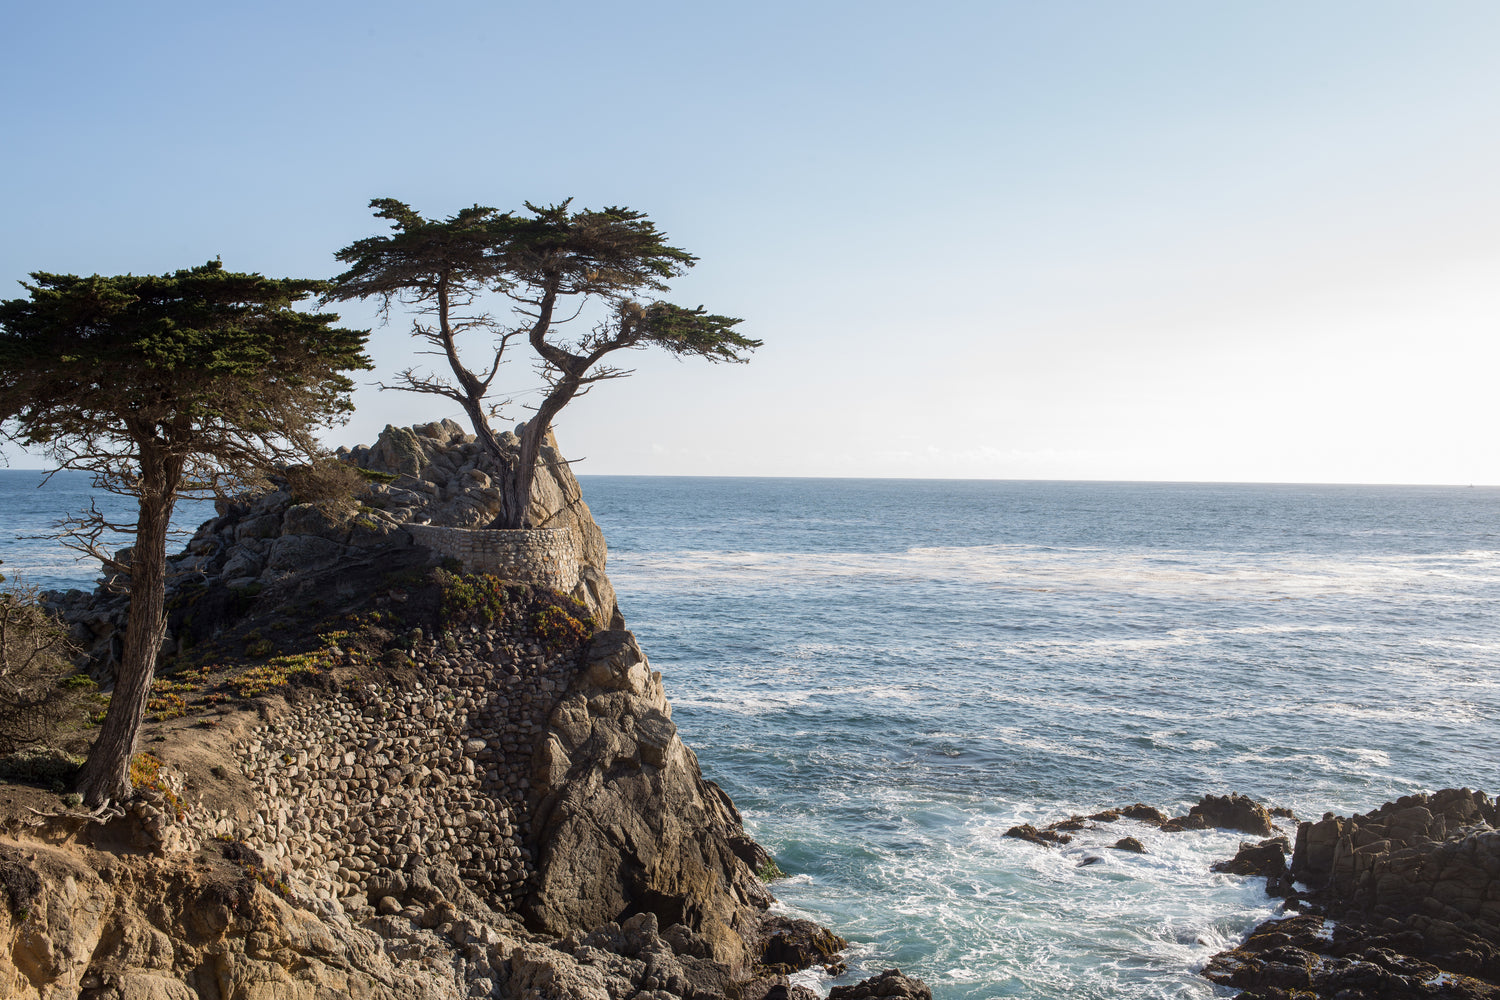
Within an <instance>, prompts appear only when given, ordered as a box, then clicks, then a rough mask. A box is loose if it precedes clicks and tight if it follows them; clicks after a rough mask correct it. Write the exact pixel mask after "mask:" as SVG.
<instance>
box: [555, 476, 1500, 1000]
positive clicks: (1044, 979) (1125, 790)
mask: <svg viewBox="0 0 1500 1000" xmlns="http://www.w3.org/2000/svg"><path fill="white" fill-rule="evenodd" d="M583 483H584V492H585V497H586V499H587V500H588V501H589V503H590V505H591V506H592V507H593V510H594V513H595V516H596V518H597V519H598V521H599V523H600V524H601V525H602V526H603V527H604V530H605V533H606V536H607V537H608V539H609V543H610V562H609V572H610V577H611V579H612V580H613V582H614V584H615V587H616V589H617V591H618V592H619V594H620V603H621V608H622V610H623V612H624V615H625V618H626V621H627V622H628V623H629V625H630V627H631V628H632V629H634V630H635V632H636V633H637V635H638V636H639V637H640V639H641V643H642V646H643V648H644V649H646V651H647V653H648V655H649V656H650V658H651V660H652V663H653V665H654V666H655V667H656V668H657V669H659V670H661V671H662V672H663V675H664V679H665V682H666V686H667V692H668V695H669V697H670V698H671V699H672V702H673V705H674V706H675V716H674V718H675V720H676V722H677V724H678V726H679V728H680V730H681V732H682V735H683V739H684V740H685V741H686V742H687V743H688V745H689V746H692V747H693V748H695V750H696V751H697V753H698V756H699V760H700V762H701V763H702V765H703V769H704V771H705V772H706V773H707V774H708V776H709V777H711V778H713V779H714V780H716V781H718V782H719V783H720V784H721V785H723V786H724V787H725V788H726V789H727V790H728V791H729V793H730V795H731V796H732V797H733V798H734V800H735V802H736V803H738V804H739V806H740V808H741V809H742V811H743V812H744V813H745V817H746V821H747V825H748V826H749V827H750V828H751V830H752V832H753V833H754V835H755V836H756V837H757V838H758V839H759V840H761V842H762V843H764V844H765V845H766V846H767V847H768V848H770V849H771V850H772V851H773V852H774V853H775V854H776V856H777V857H778V859H779V860H780V861H781V864H782V866H783V867H784V868H786V869H787V870H788V871H790V872H792V873H793V876H792V877H791V878H789V879H787V880H785V881H782V882H778V883H777V884H775V885H774V886H773V891H774V892H775V893H776V894H777V896H778V897H779V898H780V899H781V900H782V901H783V902H784V903H785V904H787V905H788V906H789V907H791V908H792V909H793V910H794V911H795V912H798V913H802V914H806V915H811V916H814V917H817V918H819V919H821V920H823V921H825V922H827V923H830V924H831V925H833V926H835V927H837V928H839V929H841V930H842V931H843V932H844V933H845V934H846V935H847V936H849V937H850V938H851V939H852V940H854V942H855V949H854V955H855V959H856V961H855V962H854V963H851V965H852V968H851V974H850V976H849V977H846V978H854V977H857V976H861V975H865V974H869V973H870V972H872V971H878V970H879V969H881V968H885V967H889V966H891V965H900V966H901V967H902V968H903V969H904V970H906V971H908V972H911V973H914V974H918V975H921V976H922V977H924V978H926V979H927V980H928V981H929V982H930V983H931V985H932V986H933V988H934V992H935V994H936V995H937V996H938V997H942V998H958V997H976V998H979V997H1011V996H1015V997H1056V998H1062V997H1073V998H1076V997H1131V998H1133V997H1141V998H1145V997H1207V996H1214V995H1215V990H1214V988H1213V987H1211V986H1210V985H1209V984H1208V983H1207V982H1205V981H1203V980H1201V979H1199V978H1198V977H1197V976H1196V971H1197V969H1198V968H1199V967H1201V965H1202V963H1203V962H1204V961H1205V960H1206V959H1207V958H1208V957H1209V956H1210V955H1212V954H1213V953H1214V952H1215V951H1217V950H1219V949H1220V948H1222V947H1223V946H1225V944H1226V943H1228V942H1231V941H1233V940H1234V939H1235V938H1236V937H1237V936H1238V935H1241V934H1243V933H1244V932H1245V931H1246V930H1248V929H1249V928H1250V927H1251V926H1253V925H1254V924H1255V923H1257V922H1258V921H1259V920H1261V919H1264V918H1265V917H1267V916H1269V915H1270V914H1271V913H1272V912H1273V906H1272V902H1271V901H1269V900H1268V899H1267V898H1266V897H1265V895H1264V894H1263V892H1262V890H1261V887H1260V885H1259V884H1257V883H1254V882H1250V881H1246V880H1241V879H1236V878H1233V877H1230V876H1221V875H1212V874H1210V873H1209V872H1208V870H1207V869H1208V865H1209V864H1210V863H1211V862H1212V861H1214V860H1218V859H1220V858H1224V857H1229V856H1231V855H1232V854H1233V852H1234V850H1235V848H1236V847H1237V845H1238V842H1239V839H1240V837H1239V836H1238V835H1235V834H1226V833H1218V832H1205V833H1194V834H1175V835H1173V834H1161V833H1158V832H1156V831H1154V830H1149V829H1145V828H1143V827H1141V826H1140V825H1138V824H1129V823H1122V824H1118V825H1116V826H1113V827H1105V828H1103V829H1101V830H1100V831H1097V832H1086V833H1084V834H1082V835H1081V836H1080V837H1079V839H1078V840H1077V841H1075V842H1074V843H1073V844H1070V845H1068V847H1066V848H1064V849H1062V850H1054V851H1047V850H1043V849H1041V848H1038V847H1035V846H1033V845H1031V844H1027V843H1023V842H1021V841H1017V840H1013V839H1007V838H1004V837H1003V836H1002V834H1003V833H1004V831H1005V830H1006V829H1008V828H1009V827H1010V826H1012V825H1014V824H1016V823H1019V822H1038V823H1042V822H1047V821H1050V820H1053V819H1058V818H1062V817H1063V816H1065V815H1067V814H1069V813H1073V812H1094V811H1098V810H1100V809H1103V808H1105V807H1109V806H1117V805H1124V804H1129V803H1132V802H1136V801H1144V802H1147V803H1150V804H1153V805H1157V806H1160V807H1162V808H1164V809H1168V810H1169V811H1174V810H1182V809H1185V808H1186V807H1187V806H1188V805H1190V804H1191V803H1192V802H1194V801H1196V800H1197V799H1198V798H1199V797H1200V796H1201V795H1202V794H1204V793H1208V792H1214V793H1224V792H1229V791H1240V792H1244V793H1248V794H1252V795H1255V796H1256V797H1258V798H1261V799H1263V800H1268V801H1270V802H1272V803H1274V804H1280V805H1285V806H1289V807H1291V808H1293V809H1295V810H1296V811H1297V813H1298V814H1299V815H1300V816H1304V817H1309V816H1310V817H1314V818H1316V817H1317V816H1320V815H1321V814H1322V813H1323V812H1324V811H1325V810H1335V811H1340V812H1348V811H1351V810H1357V811H1364V810H1367V809H1370V808H1373V807H1375V806H1377V805H1379V804H1380V803H1382V802H1384V801H1386V800H1388V799H1392V798H1395V797H1397V796H1399V795H1402V794H1405V793H1408V792H1411V791H1415V790H1423V789H1429V790H1430V789H1436V788H1441V787H1445V786H1459V785H1467V786H1470V787H1482V788H1485V789H1487V790H1490V791H1491V792H1494V791H1496V790H1500V670H1497V667H1500V490H1496V489H1474V488H1468V489H1465V488H1422V487H1346V486H1261V485H1238V486H1235V485H1184V484H1119V483H1042V482H974V481H957V482H935V481H858V480H805V479H786V480H775V479H664V478H617V477H586V478H584V480H583ZM1126 833H1130V834H1133V835H1135V836H1137V837H1139V838H1140V839H1141V840H1143V841H1144V842H1145V844H1146V846H1147V849H1148V852H1149V853H1148V854H1146V855H1144V856H1137V855H1129V854H1123V853H1119V852H1115V851H1111V850H1108V849H1107V847H1108V845H1109V844H1112V843H1113V842H1114V841H1115V840H1116V839H1118V838H1119V837H1120V836H1123V835H1124V834H1126ZM1090 854H1096V855H1099V856H1102V857H1104V859H1105V860H1104V862H1103V863H1100V864H1095V865H1090V866H1088V867H1078V862H1079V861H1080V860H1082V858H1083V857H1085V856H1087V855H1090ZM814 978H815V977H814ZM815 985H820V986H826V985H827V983H826V982H824V983H817V984H815Z"/></svg>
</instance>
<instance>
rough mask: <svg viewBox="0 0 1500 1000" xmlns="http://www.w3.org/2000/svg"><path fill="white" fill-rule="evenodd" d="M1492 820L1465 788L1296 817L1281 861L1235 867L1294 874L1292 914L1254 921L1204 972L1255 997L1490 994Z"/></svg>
mask: <svg viewBox="0 0 1500 1000" xmlns="http://www.w3.org/2000/svg"><path fill="white" fill-rule="evenodd" d="M1497 826H1500V808H1497V806H1496V804H1495V803H1494V802H1492V801H1491V800H1490V799H1489V797H1488V796H1486V795H1485V794H1484V793H1483V792H1473V791H1470V790H1468V789H1445V790H1443V791H1440V792H1435V793H1432V794H1430V795H1426V794H1424V795H1412V796H1406V797H1404V798H1401V799H1398V800H1397V801H1395V802H1388V803H1386V804H1385V805H1383V806H1381V807H1380V808H1379V809H1375V810H1373V811H1371V812H1369V813H1366V814H1364V815H1360V816H1350V817H1341V816H1334V815H1332V814H1329V815H1327V816H1325V817H1323V819H1321V820H1319V821H1317V822H1305V823H1301V824H1299V826H1298V828H1297V842H1296V849H1295V852H1294V853H1293V855H1292V863H1291V867H1290V870H1289V871H1286V870H1284V868H1283V863H1282V858H1281V854H1280V852H1279V851H1276V852H1274V853H1272V854H1270V855H1268V858H1267V860H1268V863H1263V864H1259V865H1257V864H1254V863H1252V864H1251V865H1250V866H1249V868H1248V869H1244V870H1248V871H1255V870H1259V871H1260V873H1261V874H1265V875H1266V876H1267V878H1268V889H1269V890H1272V891H1276V892H1277V893H1278V894H1285V893H1286V892H1289V891H1291V890H1292V888H1293V881H1295V882H1297V883H1301V884H1302V885H1303V887H1304V889H1303V891H1301V892H1292V894H1291V896H1290V898H1289V900H1288V905H1289V908H1290V909H1291V910H1293V911H1301V913H1300V915H1292V916H1288V917H1285V918H1282V919H1278V920H1273V921H1269V922H1267V923H1265V924H1262V925H1261V926H1260V927H1257V928H1256V929H1255V930H1254V931H1253V932H1252V933H1251V934H1250V937H1249V939H1248V940H1247V941H1246V942H1245V943H1244V944H1243V945H1241V946H1240V947H1238V948H1235V949H1233V950H1231V951H1228V952H1225V953H1223V954H1221V955H1218V956H1216V957H1215V958H1214V960H1213V961H1212V962H1210V963H1209V965H1208V967H1207V968H1206V969H1205V970H1204V975H1205V976H1207V977H1208V978H1209V979H1211V980H1213V981H1214V982H1217V983H1221V984H1223V985H1226V986H1234V987H1238V988H1241V989H1243V990H1245V991H1246V992H1244V993H1242V994H1240V995H1241V996H1243V997H1246V998H1253V1000H1284V998H1288V997H1305V998H1319V997H1328V998H1335V997H1337V998H1340V1000H1362V998H1372V1000H1373V998H1406V997H1443V998H1453V1000H1473V998H1480V997H1484V998H1494V997H1500V830H1497V829H1496V827H1497ZM1257 846H1260V847H1263V846H1265V845H1248V844H1247V845H1245V846H1244V847H1243V848H1242V849H1241V852H1240V853H1241V859H1237V860H1246V861H1252V860H1253V859H1252V857H1251V856H1252V855H1254V854H1255V853H1256V847H1257ZM1224 870H1234V871H1239V870H1242V869H1238V868H1233V867H1226V868H1225V869H1224Z"/></svg>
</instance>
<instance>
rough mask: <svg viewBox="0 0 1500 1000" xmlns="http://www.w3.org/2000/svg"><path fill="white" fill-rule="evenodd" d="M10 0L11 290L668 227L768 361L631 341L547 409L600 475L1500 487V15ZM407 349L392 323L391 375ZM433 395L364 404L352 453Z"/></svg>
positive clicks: (1173, 8) (4, 175) (1409, 10)
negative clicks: (442, 224) (413, 230)
mask: <svg viewBox="0 0 1500 1000" xmlns="http://www.w3.org/2000/svg"><path fill="white" fill-rule="evenodd" d="M4 25H5V30H4V37H5V40H6V44H5V58H4V60H3V62H0V82H3V93H4V95H5V98H4V103H3V107H4V111H3V127H4V131H3V134H4V135H5V137H6V142H5V145H6V152H5V155H4V157H3V158H0V179H3V181H4V186H3V187H4V191H5V202H6V204H5V230H4V239H3V241H0V280H3V281H5V282H6V283H9V282H11V281H13V280H19V279H22V278H24V276H25V275H26V274H27V272H30V271H33V270H48V271H62V272H74V273H93V272H99V273H106V274H107V273H118V272H125V271H133V272H136V273H142V272H161V271H168V270H172V269H175V268H178V267H185V266H189V265H191V264H194V263H199V262H202V261H203V260H206V259H209V258H212V257H214V256H221V257H222V258H223V260H224V263H225V265H226V266H228V267H230V268H233V269H236V270H256V271H262V272H265V273H268V274H275V275H278V276H279V275H298V276H329V275H332V274H333V273H335V272H336V271H337V266H336V263H335V261H334V260H333V258H332V253H333V252H334V251H335V250H336V249H338V248H339V247H341V246H343V245H345V244H347V243H349V242H351V241H352V240H355V239H358V238H360V237H362V236H366V235H370V234H371V233H373V232H376V231H377V230H378V229H379V226H377V224H376V220H373V219H372V218H371V217H370V215H369V212H368V209H367V207H366V206H367V203H368V201H369V199H370V198H372V197H378V196H390V197H396V198H400V199H402V200H404V201H408V202H410V203H411V204H413V205H414V206H415V207H417V208H418V209H419V210H422V211H424V212H425V213H427V214H432V215H444V214H448V213H450V212H452V211H455V210H457V209H458V208H461V207H463V206H465V205H469V204H473V203H475V202H478V203H482V204H487V205H494V206H498V207H500V208H516V207H519V205H520V203H521V202H522V201H523V200H525V199H530V200H532V201H555V200H560V199H562V198H565V197H568V196H573V197H575V198H576V199H577V203H578V204H580V205H586V206H593V207H598V206H603V205H608V204H625V205H629V206H631V207H634V208H638V209H642V210H644V211H646V212H648V213H649V214H650V215H651V216H652V218H653V219H655V220H656V221H657V222H658V224H659V225H660V226H661V227H662V228H664V229H665V230H666V231H667V232H668V233H669V234H670V236H671V237H672V238H673V240H674V242H676V243H677V244H678V245H681V246H683V247H686V248H687V249H689V250H691V251H692V252H693V253H695V254H697V255H698V256H699V257H700V258H701V259H702V262H701V263H700V265H699V266H698V267H697V269H696V270H695V271H694V272H693V273H692V274H691V275H690V276H688V277H687V278H685V279H683V280H681V281H679V282H678V284H677V285H676V286H675V288H674V293H673V295H672V298H674V299H675V300H677V301H679V302H682V303H684V304H687V305H696V304H698V303H700V302H701V303H704V304H706V305H708V306H709V307H710V309H711V310H713V311H716V312H724V313H730V314H732V315H737V316H742V317H745V320H746V322H745V325H744V327H743V329H744V331H745V332H746V333H748V334H749V335H751V336H755V337H759V338H762V339H764V340H765V342H766V346H765V347H764V348H763V349H762V350H761V351H760V352H759V354H758V355H757V356H756V358H755V360H754V361H753V362H752V363H751V364H749V365H746V366H741V367H712V366H709V365H707V364H703V363H694V362H685V363H679V362H676V361H673V360H671V359H669V358H666V357H664V356H656V355H651V354H646V353H642V354H638V355H635V356H633V357H632V359H631V360H632V361H633V362H634V363H635V366H636V367H637V369H638V374H637V375H636V376H635V377H634V378H632V379H629V380H626V381H622V382H615V383H610V384H606V385H603V386H600V387H599V388H598V389H597V390H596V391H595V392H594V393H593V394H592V395H591V396H590V397H589V398H587V399H586V400H582V401H580V402H578V403H576V404H575V405H574V406H572V407H570V408H569V409H568V410H567V411H565V412H564V414H563V416H562V418H561V420H560V421H559V428H558V430H559V436H560V438H561V441H562V444H563V447H564V450H565V451H567V452H568V453H569V454H571V455H575V456H586V457H587V462H586V463H585V464H584V465H583V466H581V467H580V471H584V472H594V473H631V472H637V473H667V474H729V475H734V474H740V475H777V474H784V475H869V476H959V477H970V476H975V477H995V478H1085V479H1191V480H1281V481H1319V482H1450V483H1469V482H1476V483H1500V446H1497V445H1496V443H1495V440H1496V433H1497V419H1496V412H1495V411H1496V400H1497V399H1500V391H1497V390H1496V387H1495V375H1496V371H1497V370H1500V347H1497V337H1496V332H1497V327H1500V280H1497V279H1500V185H1497V182H1496V178H1497V177H1500V59H1496V58H1495V53H1496V52H1497V51H1500V5H1497V4H1495V3H1493V2H1489V0H1485V2H1469V3H1465V2H1434V3H1426V4H1416V3H1410V2H1400V3H1392V2H1379V0H1358V2H1319V3H1311V4H1310V3H1306V2H1301V0H1299V2H1295V3H1272V2H1256V3H1248V2H1247V3H1238V4H1230V3H1203V2H1201V0H1191V2H1189V0H1182V2H1133V3H1120V2H1115V0H1101V2H1049V3H1029V2H1028V3H1019V2H988V3H935V4H929V5H924V7H923V8H922V9H921V10H920V11H919V10H918V9H917V7H916V5H913V4H909V3H902V4H895V3H872V2H861V3H815V2H814V3H797V4H789V3H777V2H763V3H758V4H739V5H733V6H731V5H727V4H715V3H675V4H669V3H656V2H649V0H648V2H641V3H632V4H619V3H555V4H544V3H527V4H513V3H499V2H489V3H435V4H429V5H422V6H420V7H419V6H418V5H415V4H409V3H402V4H395V3H380V2H361V3H319V2H311V3H307V2H304V3H298V4H279V3H260V4H240V5H228V4H203V3H194V4H166V3H145V4H129V5H127V4H118V3H115V4H102V3H100V4H32V5H20V4H11V5H9V7H8V8H7V11H6V14H5V18H4ZM10 288H11V291H10V292H4V293H3V294H5V295H7V296H8V295H10V294H20V289H19V286H16V285H13V284H12V285H10ZM344 316H345V319H346V321H347V322H349V323H350V324H354V325H360V326H374V325H376V324H377V322H378V321H377V319H376V318H375V316H374V313H373V311H372V310H369V309H365V308H361V307H353V308H349V309H346V310H345V311H344ZM411 347H412V342H411V341H410V339H409V338H408V337H407V335H406V325H405V323H404V321H403V320H402V319H401V318H400V317H393V319H392V322H391V324H390V325H389V326H387V327H384V328H379V327H377V328H376V330H375V335H374V338H373V340H372V352H373V353H374V355H375V357H376V358H377V360H378V361H379V363H380V366H381V370H380V372H379V374H380V375H382V376H384V377H387V378H389V376H390V375H391V373H392V372H393V371H394V370H395V369H396V368H398V367H401V366H402V365H403V364H405V363H407V361H408V360H409V351H410V350H411ZM534 384H535V379H534V377H533V376H532V375H531V374H530V373H529V372H528V371H527V370H526V369H525V368H524V367H523V366H516V367H514V368H513V369H512V372H511V383H510V385H511V387H512V388H514V389H515V390H517V391H521V390H525V389H526V388H528V387H529V386H532V385H534ZM437 402H438V401H437V400H434V399H431V398H427V397H410V396H404V395H401V394H397V393H390V392H386V393H380V392H378V391H376V390H374V389H368V390H362V391H361V393H360V396H359V398H358V403H359V407H360V410H359V413H358V415H357V416H356V418H355V420H354V422H353V423H352V424H351V425H349V426H348V427H346V428H341V429H338V430H336V431H334V432H332V433H331V435H330V440H331V441H333V442H334V443H354V442H357V441H366V442H368V441H370V440H371V439H373V437H374V435H375V433H377V432H378V430H379V428H380V427H381V426H383V425H384V424H385V423H386V422H397V423H410V422H414V421H418V420H425V419H430V418H432V417H435V416H440V415H442V414H441V413H440V412H439V411H438V410H437V409H436V408H435V407H434V404H435V403H437ZM452 415H454V416H457V414H452ZM523 416H524V414H522V413H520V412H519V411H518V412H517V417H518V418H519V417H523ZM11 454H12V458H13V461H14V463H15V464H16V465H19V466H25V465H36V464H39V463H38V462H37V461H36V460H35V459H32V458H29V457H27V456H21V455H16V453H14V452H12V453H11Z"/></svg>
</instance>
